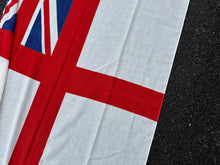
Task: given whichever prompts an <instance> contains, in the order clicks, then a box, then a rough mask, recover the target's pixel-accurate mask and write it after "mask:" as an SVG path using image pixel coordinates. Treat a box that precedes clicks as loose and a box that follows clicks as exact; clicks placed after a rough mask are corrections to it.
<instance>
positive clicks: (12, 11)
mask: <svg viewBox="0 0 220 165" xmlns="http://www.w3.org/2000/svg"><path fill="white" fill-rule="evenodd" d="M17 11H18V3H16V4H14V5H13V6H12V7H11V8H10V10H9V12H8V13H7V14H5V15H4V17H3V18H2V20H1V22H0V28H2V27H3V25H4V23H5V22H6V21H8V20H10V19H11V18H12V17H13V15H14V14H16V13H17Z"/></svg>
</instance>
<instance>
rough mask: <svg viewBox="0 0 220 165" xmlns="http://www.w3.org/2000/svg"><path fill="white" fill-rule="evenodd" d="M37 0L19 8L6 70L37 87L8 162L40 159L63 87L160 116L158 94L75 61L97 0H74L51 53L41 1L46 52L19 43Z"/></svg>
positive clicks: (15, 164)
mask: <svg viewBox="0 0 220 165" xmlns="http://www.w3.org/2000/svg"><path fill="white" fill-rule="evenodd" d="M38 2H39V0H32V1H31V4H30V2H28V1H27V0H24V2H23V3H22V5H21V8H20V10H19V12H18V13H17V18H18V20H19V19H20V20H22V21H18V22H17V23H16V29H15V34H16V35H15V37H14V42H13V51H12V54H11V57H10V69H12V70H14V71H16V72H19V73H21V74H23V75H25V76H28V77H30V78H32V79H34V80H37V81H39V82H40V86H39V88H38V90H37V93H36V95H35V98H34V100H33V103H32V105H31V108H30V110H29V113H28V115H27V118H26V120H25V123H24V126H23V128H22V131H21V133H20V136H19V138H18V141H17V143H16V146H15V148H14V151H13V153H12V156H11V159H10V161H9V165H25V164H28V165H30V164H33V165H36V164H38V162H39V160H40V158H41V155H42V153H43V150H44V147H45V145H46V142H47V139H48V137H49V134H50V131H51V129H52V127H53V124H54V121H55V119H56V116H57V113H58V111H59V109H60V106H61V103H62V100H63V98H64V95H65V93H67V92H68V93H71V94H75V95H79V96H83V97H86V98H90V99H93V100H96V101H99V102H103V103H106V104H109V105H113V106H116V107H118V108H121V109H124V110H127V111H130V112H132V113H135V114H138V115H141V116H144V117H147V118H149V119H151V120H154V121H157V120H158V115H159V111H160V108H161V104H162V100H163V97H164V95H163V94H162V93H159V92H156V91H153V90H151V89H148V88H145V87H142V86H140V85H137V84H134V83H131V82H128V81H125V80H121V79H118V78H116V77H112V76H108V75H105V74H101V73H97V72H93V71H90V70H86V69H83V68H79V67H77V66H76V65H77V61H78V59H79V56H80V53H81V50H82V48H83V45H84V42H85V39H86V37H87V34H88V31H89V28H90V26H91V23H92V20H93V17H94V15H95V12H96V9H97V7H98V4H99V0H74V2H73V4H72V6H71V9H70V12H69V14H68V17H67V19H66V21H65V24H64V26H63V30H62V32H61V34H60V36H59V39H58V42H57V44H56V47H55V49H54V51H53V52H52V53H51V48H50V45H51V44H50V25H49V12H48V10H49V0H45V1H44V10H45V13H46V14H44V23H45V54H42V53H40V52H37V51H34V50H32V49H30V48H27V47H25V46H23V45H21V41H22V38H23V36H24V34H25V31H26V29H27V27H28V25H29V22H30V20H31V17H32V15H33V13H34V11H35V8H36V6H37V5H38Z"/></svg>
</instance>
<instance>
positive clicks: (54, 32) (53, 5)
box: [49, 0, 58, 54]
mask: <svg viewBox="0 0 220 165" xmlns="http://www.w3.org/2000/svg"><path fill="white" fill-rule="evenodd" d="M49 12H50V43H51V44H50V45H51V54H52V53H53V50H54V48H55V45H56V43H57V40H58V26H57V1H56V0H50V1H49Z"/></svg>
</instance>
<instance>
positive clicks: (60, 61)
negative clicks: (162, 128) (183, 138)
mask: <svg viewBox="0 0 220 165" xmlns="http://www.w3.org/2000/svg"><path fill="white" fill-rule="evenodd" d="M6 3H7V5H6V7H5V10H4V13H3V16H2V18H1V21H0V36H1V38H0V164H1V165H8V164H9V165H37V164H39V165H60V164H63V165H145V164H146V162H147V158H148V154H149V151H150V147H151V143H152V140H153V136H154V132H155V129H156V125H157V121H158V117H159V113H160V109H161V105H162V101H163V97H164V94H165V90H166V86H167V83H168V79H169V75H170V71H171V67H172V64H173V60H174V56H175V52H176V49H177V45H178V41H179V38H180V35H181V31H182V27H183V23H184V18H185V14H186V11H187V7H188V3H189V0H166V1H165V0H117V1H112V0H65V1H62V0H55V1H54V0H32V1H31V2H30V1H28V0H8V1H7V2H6Z"/></svg>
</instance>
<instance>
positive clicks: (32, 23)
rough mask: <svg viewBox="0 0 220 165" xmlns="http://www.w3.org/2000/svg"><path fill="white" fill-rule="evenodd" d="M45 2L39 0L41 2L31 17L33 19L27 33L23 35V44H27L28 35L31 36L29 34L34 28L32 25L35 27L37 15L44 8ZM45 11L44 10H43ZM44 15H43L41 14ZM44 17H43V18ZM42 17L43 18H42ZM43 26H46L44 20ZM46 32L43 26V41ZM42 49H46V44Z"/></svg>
mask: <svg viewBox="0 0 220 165" xmlns="http://www.w3.org/2000/svg"><path fill="white" fill-rule="evenodd" d="M43 2H44V0H40V1H39V3H38V5H37V7H36V9H35V11H34V14H33V16H32V18H31V21H30V23H29V25H28V28H27V30H26V33H25V35H24V37H23V40H22V42H21V44H22V45H24V46H25V44H26V42H27V39H28V37H29V35H30V32H31V29H32V27H33V25H34V23H35V20H36V18H37V16H38V14H39V11H40V10H41V9H43ZM41 12H42V10H41ZM42 13H43V12H42ZM41 16H42V15H41ZM42 19H43V18H42ZM42 19H41V20H42ZM42 26H44V22H43V25H42ZM44 34H45V32H44V28H42V34H41V35H42V37H41V38H42V42H44ZM42 50H44V51H45V44H44V45H43V44H42Z"/></svg>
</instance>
